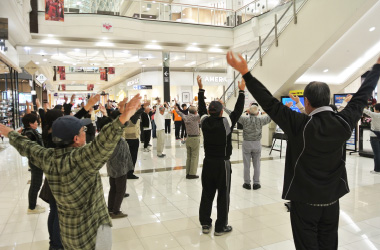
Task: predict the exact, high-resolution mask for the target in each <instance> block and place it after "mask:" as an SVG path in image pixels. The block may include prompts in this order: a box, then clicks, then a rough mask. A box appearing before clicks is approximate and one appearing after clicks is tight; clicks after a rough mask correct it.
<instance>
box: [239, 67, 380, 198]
mask: <svg viewBox="0 0 380 250" xmlns="http://www.w3.org/2000/svg"><path fill="white" fill-rule="evenodd" d="M379 75H380V64H376V65H375V66H374V67H373V69H372V71H371V72H370V73H369V74H368V76H367V78H366V79H365V81H364V83H363V84H362V85H361V87H360V88H359V90H358V91H357V93H356V94H354V96H353V97H352V100H351V101H350V102H349V103H348V105H347V106H346V108H345V109H344V110H342V111H341V112H340V113H335V112H333V111H332V109H331V108H329V107H321V108H318V109H316V110H314V111H313V112H312V113H310V114H309V115H305V114H301V113H297V112H294V111H292V110H291V109H290V108H288V107H286V106H284V105H283V104H282V103H281V102H279V101H278V100H277V99H276V98H274V97H273V96H272V94H271V93H270V92H269V91H268V90H267V88H266V87H265V86H264V85H263V84H262V83H260V82H259V81H258V80H257V79H256V78H254V77H253V76H252V75H251V73H247V74H245V75H244V80H245V81H246V86H247V88H248V90H249V92H250V93H251V94H252V95H253V97H254V98H255V99H256V101H257V102H258V103H259V104H260V105H261V107H262V108H263V109H264V110H265V112H267V113H268V115H269V116H270V117H271V118H272V120H273V121H274V122H275V123H277V124H278V125H279V126H280V127H281V129H282V130H283V131H284V132H285V133H286V134H287V135H288V138H289V139H288V144H287V150H286V160H285V176H284V187H283V193H282V198H283V199H286V200H292V201H299V202H305V203H311V204H327V203H330V202H333V201H336V200H338V199H339V198H340V197H342V196H343V195H345V194H346V193H348V192H349V187H348V182H347V173H346V167H345V165H346V163H345V161H344V159H345V158H344V150H343V146H344V144H345V143H346V141H347V140H348V139H349V138H350V137H351V134H352V131H353V129H354V128H355V126H356V124H357V122H358V121H359V119H360V117H361V116H362V113H363V109H364V107H365V106H366V105H367V100H368V98H369V97H370V95H371V93H372V91H373V90H374V89H375V87H376V85H377V82H378V80H379Z"/></svg>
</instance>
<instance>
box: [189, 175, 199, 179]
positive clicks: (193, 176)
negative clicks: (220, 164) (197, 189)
mask: <svg viewBox="0 0 380 250" xmlns="http://www.w3.org/2000/svg"><path fill="white" fill-rule="evenodd" d="M198 178H199V175H195V174H194V175H191V174H188V175H186V179H198Z"/></svg>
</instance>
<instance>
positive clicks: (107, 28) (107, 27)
mask: <svg viewBox="0 0 380 250" xmlns="http://www.w3.org/2000/svg"><path fill="white" fill-rule="evenodd" d="M102 32H103V33H113V25H112V24H111V23H110V22H103V24H102Z"/></svg>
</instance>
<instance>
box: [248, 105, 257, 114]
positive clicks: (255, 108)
mask: <svg viewBox="0 0 380 250" xmlns="http://www.w3.org/2000/svg"><path fill="white" fill-rule="evenodd" d="M258 112H259V107H257V106H256V105H252V106H251V107H250V108H249V113H250V114H251V115H257V113H258Z"/></svg>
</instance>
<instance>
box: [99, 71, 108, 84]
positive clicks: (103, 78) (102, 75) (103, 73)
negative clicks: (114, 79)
mask: <svg viewBox="0 0 380 250" xmlns="http://www.w3.org/2000/svg"><path fill="white" fill-rule="evenodd" d="M99 71H100V80H101V81H107V70H106V69H100V70H99Z"/></svg>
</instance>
